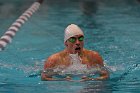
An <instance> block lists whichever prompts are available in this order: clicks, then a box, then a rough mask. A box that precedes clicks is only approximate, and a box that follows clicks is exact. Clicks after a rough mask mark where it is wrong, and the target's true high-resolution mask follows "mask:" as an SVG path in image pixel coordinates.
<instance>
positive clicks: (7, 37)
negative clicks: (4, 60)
mask: <svg viewBox="0 0 140 93" xmlns="http://www.w3.org/2000/svg"><path fill="white" fill-rule="evenodd" d="M42 2H43V0H38V1H36V2H34V3H33V4H32V5H31V6H30V7H29V8H28V9H27V10H26V11H25V12H24V13H23V14H22V15H21V16H20V17H19V18H18V19H17V20H16V21H15V22H14V23H13V24H12V25H11V26H10V27H9V28H8V30H7V31H6V32H5V33H4V35H3V36H1V38H0V51H2V50H4V48H5V47H6V46H7V44H9V43H11V42H12V39H13V37H14V36H15V35H16V32H18V31H19V29H20V28H21V26H22V25H23V24H24V23H25V22H26V21H28V20H29V18H30V17H31V16H32V15H33V13H35V12H36V11H37V10H38V9H39V6H40V5H41V4H42Z"/></svg>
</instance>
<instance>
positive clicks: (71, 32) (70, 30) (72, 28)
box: [64, 24, 84, 43]
mask: <svg viewBox="0 0 140 93" xmlns="http://www.w3.org/2000/svg"><path fill="white" fill-rule="evenodd" d="M79 34H81V35H84V33H83V31H82V30H81V29H80V28H79V27H78V26H77V25H75V24H70V25H68V27H67V28H66V29H65V35H64V43H65V42H66V41H67V40H68V39H69V38H70V37H73V36H75V35H79Z"/></svg>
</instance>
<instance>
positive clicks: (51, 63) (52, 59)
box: [41, 56, 56, 81]
mask: <svg viewBox="0 0 140 93" xmlns="http://www.w3.org/2000/svg"><path fill="white" fill-rule="evenodd" d="M55 63H56V61H55V57H54V56H50V57H49V58H48V59H47V60H46V61H45V64H44V71H43V72H42V73H41V80H43V81H51V80H54V79H53V78H52V76H48V75H47V74H46V72H45V70H46V69H48V68H53V67H54V66H55Z"/></svg>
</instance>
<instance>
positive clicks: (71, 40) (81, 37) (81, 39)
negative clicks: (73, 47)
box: [68, 36, 84, 43]
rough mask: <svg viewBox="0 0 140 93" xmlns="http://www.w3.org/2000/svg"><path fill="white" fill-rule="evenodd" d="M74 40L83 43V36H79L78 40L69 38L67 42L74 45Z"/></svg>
mask: <svg viewBox="0 0 140 93" xmlns="http://www.w3.org/2000/svg"><path fill="white" fill-rule="evenodd" d="M76 39H78V40H79V41H83V40H84V37H83V36H80V37H78V38H76V37H71V38H70V39H69V40H68V41H69V42H71V43H75V42H76Z"/></svg>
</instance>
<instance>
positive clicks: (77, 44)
mask: <svg viewBox="0 0 140 93" xmlns="http://www.w3.org/2000/svg"><path fill="white" fill-rule="evenodd" d="M64 45H65V49H64V50H62V51H60V52H58V53H55V54H53V55H51V56H50V57H48V59H47V60H46V61H45V64H44V71H46V69H53V68H57V67H60V66H62V67H63V68H61V69H66V68H68V67H70V66H71V65H72V64H75V62H77V61H73V60H72V56H71V55H74V56H75V55H78V57H76V60H78V64H82V65H86V67H87V68H92V67H100V68H102V67H104V63H103V59H102V57H101V56H100V55H99V53H98V52H96V51H92V50H88V49H85V48H84V33H83V31H82V30H81V29H80V28H79V27H78V26H77V25H75V24H70V25H68V27H67V28H66V29H65V33H64ZM77 66H78V65H77ZM99 75H100V76H99V77H97V78H88V77H86V76H83V77H81V80H82V81H86V80H106V79H108V78H109V72H108V71H107V70H101V71H100V73H99ZM41 79H42V80H55V79H54V78H53V77H52V75H47V74H45V73H44V72H42V73H41ZM65 80H71V77H66V78H65Z"/></svg>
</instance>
